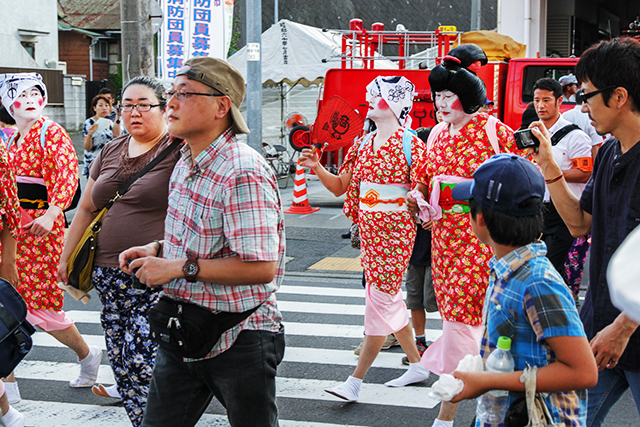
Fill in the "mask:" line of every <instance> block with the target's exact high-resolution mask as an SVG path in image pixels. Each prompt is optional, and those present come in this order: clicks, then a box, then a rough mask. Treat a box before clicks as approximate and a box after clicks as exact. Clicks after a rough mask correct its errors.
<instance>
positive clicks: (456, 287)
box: [410, 44, 515, 427]
mask: <svg viewBox="0 0 640 427" xmlns="http://www.w3.org/2000/svg"><path fill="white" fill-rule="evenodd" d="M486 63H487V57H486V55H485V53H484V51H483V50H482V49H480V48H479V47H478V46H476V45H472V44H466V45H461V46H459V47H457V48H455V49H452V50H451V51H450V52H449V54H448V55H447V56H445V57H444V59H443V62H442V64H440V65H438V66H437V67H435V68H434V69H433V70H432V71H431V73H430V74H429V84H430V86H431V91H432V93H433V98H434V100H435V103H436V107H437V108H438V111H439V113H441V115H442V123H440V124H438V125H437V126H435V127H434V128H433V130H432V131H431V134H430V135H429V139H428V141H427V151H428V152H427V154H426V155H425V156H424V159H423V163H422V165H421V166H420V167H419V173H418V180H419V182H420V183H419V185H418V188H419V189H421V190H423V192H428V193H429V196H430V197H429V199H428V200H429V203H430V206H431V209H430V210H431V211H432V212H435V214H433V215H431V220H432V221H433V229H432V250H431V253H432V258H431V259H432V265H431V268H432V274H433V286H434V290H435V294H436V299H437V302H438V309H439V311H440V315H441V316H442V319H443V334H442V336H441V337H440V338H438V339H437V340H436V341H435V342H434V343H433V344H431V345H430V346H429V348H427V350H426V351H425V352H424V354H423V356H422V359H421V363H422V365H423V366H424V367H425V368H427V369H428V370H429V371H431V372H434V373H436V374H438V375H442V374H450V373H452V372H453V371H454V370H455V368H456V367H457V365H458V363H459V362H460V361H461V360H462V359H463V358H464V356H465V355H467V354H478V350H479V348H480V339H481V337H482V326H481V324H482V306H483V303H484V299H485V292H486V288H487V285H488V281H489V280H488V279H489V269H488V261H489V259H490V258H491V255H492V254H491V252H490V250H489V249H488V248H487V247H486V246H484V245H482V244H481V243H480V241H479V240H478V239H477V238H476V236H475V235H474V234H473V232H472V230H471V226H470V223H469V216H468V212H469V205H468V203H462V202H458V201H455V200H453V198H452V197H451V191H452V189H453V187H455V185H456V184H457V183H459V182H461V181H464V180H468V179H470V178H472V176H473V173H474V172H475V170H476V168H477V167H479V166H480V165H481V164H482V163H483V161H485V160H486V159H488V158H490V157H491V156H493V155H494V154H495V153H496V152H499V151H503V152H504V151H511V150H512V149H515V141H514V139H513V132H512V131H511V129H509V128H508V127H506V126H505V125H503V124H502V123H500V122H498V120H497V119H495V118H492V116H488V115H487V114H485V113H478V112H477V111H478V109H479V108H480V107H481V106H483V105H485V102H486V99H487V98H486V89H485V86H484V83H483V82H482V80H481V79H480V78H479V77H478V76H477V75H476V72H477V71H478V70H479V68H480V67H481V66H482V65H484V64H486ZM427 189H428V190H427ZM410 202H411V200H410ZM411 206H413V205H411ZM410 209H411V207H410ZM416 209H417V207H416ZM456 410H457V404H452V403H450V402H443V403H442V405H441V407H440V413H439V414H438V418H437V419H436V420H435V421H434V424H433V426H437V427H445V426H450V425H451V423H452V422H453V418H454V416H455V413H456Z"/></svg>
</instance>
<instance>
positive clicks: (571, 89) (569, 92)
mask: <svg viewBox="0 0 640 427" xmlns="http://www.w3.org/2000/svg"><path fill="white" fill-rule="evenodd" d="M558 82H559V83H560V86H562V101H563V102H567V103H571V104H574V103H575V102H576V92H577V91H578V79H576V76H574V75H573V74H568V75H566V76H562V77H560V79H558Z"/></svg>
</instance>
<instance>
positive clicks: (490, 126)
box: [484, 115, 500, 154]
mask: <svg viewBox="0 0 640 427" xmlns="http://www.w3.org/2000/svg"><path fill="white" fill-rule="evenodd" d="M498 123H499V122H498V119H496V118H495V117H494V116H492V115H489V118H488V119H487V123H485V125H484V130H485V132H487V137H488V138H489V142H490V143H491V147H493V151H494V152H495V153H496V154H500V143H499V142H498V131H497V130H496V127H497V126H498Z"/></svg>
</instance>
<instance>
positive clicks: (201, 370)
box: [142, 328, 284, 427]
mask: <svg viewBox="0 0 640 427" xmlns="http://www.w3.org/2000/svg"><path fill="white" fill-rule="evenodd" d="M283 356H284V328H283V329H282V331H281V332H278V333H273V332H266V331H243V332H241V333H240V335H239V336H238V339H237V340H236V342H235V343H234V344H233V346H231V348H230V349H229V350H227V351H225V352H224V353H222V354H220V355H218V356H216V357H213V358H211V359H206V360H201V361H197V362H184V361H183V360H182V358H181V357H179V356H176V355H174V354H172V353H170V352H168V351H166V350H163V349H162V348H159V349H158V354H157V356H156V364H155V367H154V369H153V377H152V379H151V385H150V387H149V397H148V399H147V407H146V409H145V413H144V420H143V421H142V426H143V427H160V426H162V427H165V426H171V427H187V426H193V425H195V424H196V423H197V422H198V420H199V419H200V417H201V416H202V414H203V413H204V411H205V410H206V409H207V406H209V403H210V402H211V399H212V398H213V396H215V397H216V398H217V399H218V400H219V401H220V403H222V405H223V406H224V407H225V408H226V409H227V416H228V417H229V423H230V424H231V426H232V427H277V426H278V408H277V406H276V369H277V366H278V364H279V363H280V362H281V361H282V357H283Z"/></svg>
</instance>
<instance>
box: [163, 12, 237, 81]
mask: <svg viewBox="0 0 640 427" xmlns="http://www.w3.org/2000/svg"><path fill="white" fill-rule="evenodd" d="M233 3H234V0H162V14H163V16H164V19H163V22H162V31H161V39H162V43H161V46H162V52H161V58H162V73H161V77H162V78H165V79H167V78H168V79H172V78H174V77H175V76H176V73H177V71H178V70H179V69H180V68H181V67H182V64H183V63H184V62H185V61H186V60H187V59H189V58H192V57H195V56H211V57H213V58H221V59H227V52H228V51H229V44H230V43H231V35H232V30H233Z"/></svg>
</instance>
